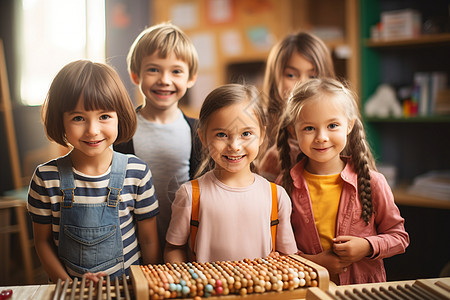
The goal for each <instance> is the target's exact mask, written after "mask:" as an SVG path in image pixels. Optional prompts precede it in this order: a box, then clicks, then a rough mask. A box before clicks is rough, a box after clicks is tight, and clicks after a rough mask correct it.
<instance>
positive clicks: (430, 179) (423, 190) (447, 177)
mask: <svg viewBox="0 0 450 300" xmlns="http://www.w3.org/2000/svg"><path fill="white" fill-rule="evenodd" d="M408 192H409V193H410V194H414V195H419V196H423V197H427V198H433V199H438V200H446V201H450V170H440V171H430V172H427V173H425V174H422V175H419V176H417V177H416V178H414V181H413V184H412V185H411V186H410V187H409V189H408Z"/></svg>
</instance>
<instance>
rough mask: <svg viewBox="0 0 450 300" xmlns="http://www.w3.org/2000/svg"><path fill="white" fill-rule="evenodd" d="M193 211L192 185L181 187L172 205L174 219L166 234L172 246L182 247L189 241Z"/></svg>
mask: <svg viewBox="0 0 450 300" xmlns="http://www.w3.org/2000/svg"><path fill="white" fill-rule="evenodd" d="M191 211H192V186H191V183H185V184H183V185H181V187H180V188H179V189H178V191H177V192H176V194H175V199H174V201H173V203H172V217H171V219H170V224H169V229H168V230H167V234H166V241H167V242H168V243H170V244H172V245H176V246H182V245H185V244H186V243H187V241H188V238H189V234H190V230H191V228H190V222H191Z"/></svg>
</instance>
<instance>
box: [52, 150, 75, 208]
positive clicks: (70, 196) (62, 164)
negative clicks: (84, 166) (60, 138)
mask: <svg viewBox="0 0 450 300" xmlns="http://www.w3.org/2000/svg"><path fill="white" fill-rule="evenodd" d="M56 165H57V166H58V172H59V179H60V190H61V192H62V193H63V196H62V197H63V201H62V207H64V208H71V207H72V204H73V200H74V199H75V180H74V178H73V172H72V160H71V159H70V156H69V154H67V155H66V156H63V157H61V158H58V159H57V160H56Z"/></svg>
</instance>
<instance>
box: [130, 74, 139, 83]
mask: <svg viewBox="0 0 450 300" xmlns="http://www.w3.org/2000/svg"><path fill="white" fill-rule="evenodd" d="M130 77H131V81H133V83H134V84H135V85H139V82H140V79H139V75H138V74H136V73H134V72H130Z"/></svg>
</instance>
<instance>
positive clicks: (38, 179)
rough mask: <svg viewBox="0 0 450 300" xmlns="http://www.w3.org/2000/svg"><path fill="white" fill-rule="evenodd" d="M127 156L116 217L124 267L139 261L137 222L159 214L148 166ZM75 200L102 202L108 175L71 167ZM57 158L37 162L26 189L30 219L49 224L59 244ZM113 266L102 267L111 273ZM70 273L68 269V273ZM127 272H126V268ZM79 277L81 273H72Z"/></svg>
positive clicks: (59, 199) (135, 158)
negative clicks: (90, 172)
mask: <svg viewBox="0 0 450 300" xmlns="http://www.w3.org/2000/svg"><path fill="white" fill-rule="evenodd" d="M127 156H128V164H127V170H126V176H125V180H124V186H123V189H122V191H121V193H120V202H119V219H120V229H121V233H122V242H123V255H124V269H125V270H128V269H129V267H130V265H132V264H139V263H140V257H141V253H140V248H139V245H138V241H137V236H136V221H141V220H144V219H148V218H152V217H154V216H156V215H157V214H158V213H159V208H158V201H157V199H156V195H155V189H154V187H153V180H152V175H151V171H150V169H149V168H148V165H147V164H146V163H145V162H143V161H142V160H140V159H139V158H137V157H136V156H134V155H127ZM72 170H73V173H74V179H75V186H76V189H75V200H74V202H76V203H91V204H93V203H102V202H105V201H106V196H107V194H108V183H109V174H110V171H111V167H110V168H109V169H108V170H107V171H106V173H105V174H102V175H99V176H89V175H86V174H83V173H81V172H78V171H77V170H75V169H73V168H72ZM59 187H60V179H59V173H58V168H57V166H56V160H51V161H49V162H47V163H44V164H42V165H39V166H38V167H37V168H36V171H35V173H34V175H33V178H32V180H31V183H30V188H29V191H28V211H29V213H30V215H31V219H32V221H33V222H36V223H40V224H51V225H52V235H53V241H54V243H55V245H56V247H58V240H59V224H60V204H61V201H62V192H61V190H60V188H59ZM115 269H116V268H114V267H113V268H111V269H108V270H104V271H105V272H106V273H107V274H113V273H114V272H115V271H116V270H115ZM69 273H71V272H69ZM127 274H128V271H127ZM71 275H74V276H80V275H82V274H71Z"/></svg>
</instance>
